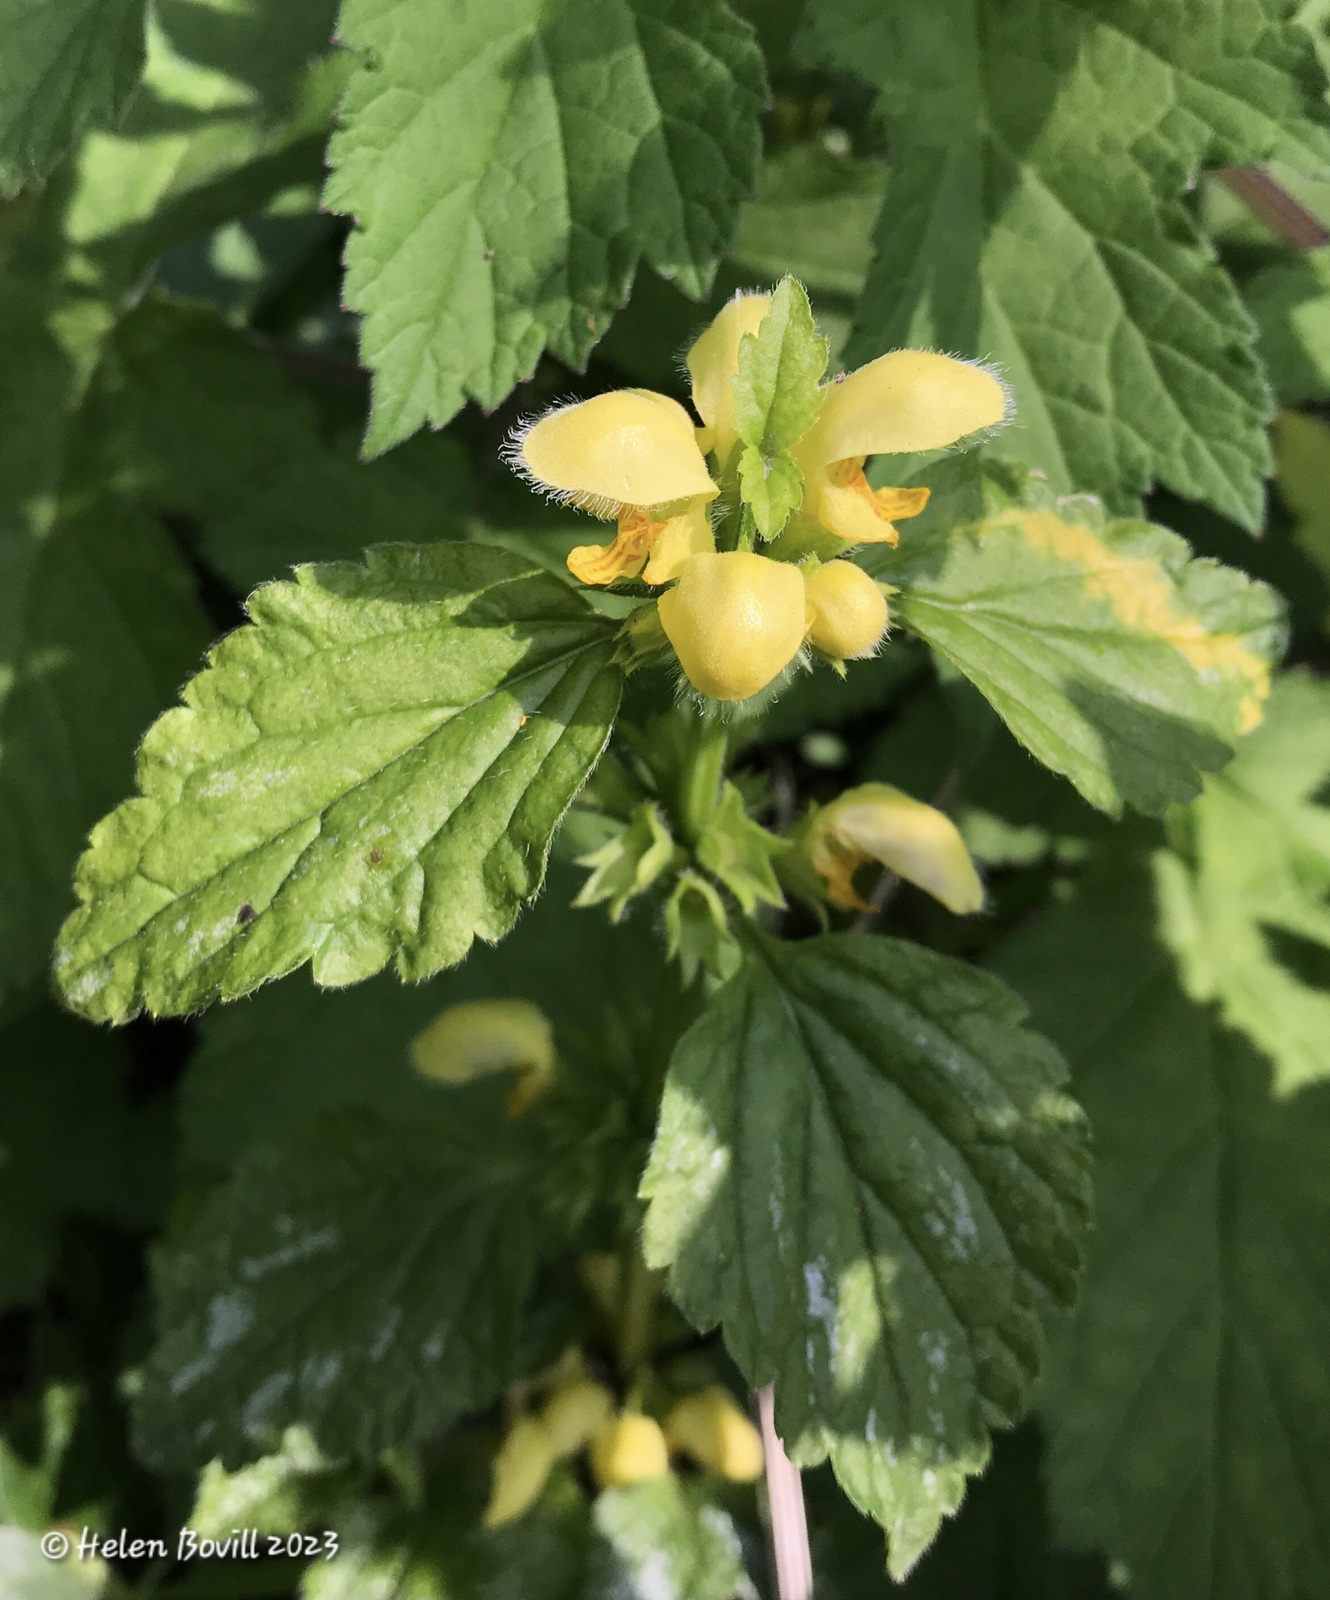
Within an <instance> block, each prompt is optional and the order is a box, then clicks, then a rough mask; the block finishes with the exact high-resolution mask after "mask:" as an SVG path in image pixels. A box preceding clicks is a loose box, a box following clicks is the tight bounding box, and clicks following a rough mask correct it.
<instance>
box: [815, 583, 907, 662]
mask: <svg viewBox="0 0 1330 1600" xmlns="http://www.w3.org/2000/svg"><path fill="white" fill-rule="evenodd" d="M805 585H806V587H807V590H808V606H809V610H810V612H811V614H812V619H813V620H812V624H811V626H810V628H809V633H808V637H809V639H810V641H811V642H812V643H813V644H815V645H816V646H817V648H818V649H819V650H821V651H823V652H824V653H825V654H826V655H829V656H836V657H838V658H839V659H841V660H845V661H852V660H854V659H855V658H856V657H858V656H866V655H869V654H870V653H871V652H872V651H873V650H874V648H875V647H876V645H877V643H878V640H879V639H881V637H882V635H883V634H884V633H885V632H886V630H887V598H886V596H885V595H884V594H883V593H882V589H881V587H880V585H878V584H876V583H874V582H873V580H872V579H871V578H870V577H869V576H868V574H867V573H866V572H865V571H864V570H863V568H862V567H856V566H855V565H854V563H853V562H852V561H827V562H824V563H823V565H822V566H820V567H815V568H814V569H813V571H812V572H810V573H808V574H807V576H806V578H805Z"/></svg>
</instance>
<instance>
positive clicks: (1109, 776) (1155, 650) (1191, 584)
mask: <svg viewBox="0 0 1330 1600" xmlns="http://www.w3.org/2000/svg"><path fill="white" fill-rule="evenodd" d="M987 470H988V473H989V482H988V489H987V497H988V505H989V510H988V513H987V515H985V516H982V517H980V518H979V519H978V520H976V521H974V522H971V523H969V524H966V525H964V526H961V527H959V528H953V527H942V526H939V524H938V523H936V522H934V523H933V524H932V526H931V527H930V528H929V529H928V530H927V531H921V533H920V534H919V535H917V536H912V537H911V538H908V539H904V540H902V542H901V548H900V549H899V550H896V551H892V550H889V549H887V548H886V547H884V546H877V547H875V548H874V549H873V550H872V551H871V552H869V553H868V554H866V555H862V556H861V562H862V565H863V566H865V567H866V568H867V569H868V571H870V572H871V573H872V575H873V576H874V577H875V578H879V579H885V580H887V581H888V582H890V583H893V584H898V585H900V587H901V590H902V592H901V593H900V594H899V595H898V596H896V597H895V599H893V601H892V609H893V611H894V613H895V615H896V617H897V618H898V619H899V620H900V621H901V622H903V623H904V624H905V626H906V627H908V628H910V629H912V630H913V631H914V632H915V633H917V634H919V635H920V636H921V637H922V638H924V639H926V640H927V641H928V643H929V644H931V645H932V646H933V648H934V649H935V650H936V651H938V652H939V654H940V655H942V656H943V657H944V658H945V659H946V660H947V661H949V662H950V663H951V664H952V665H953V666H954V667H956V668H958V669H959V670H960V671H961V672H962V673H963V674H964V675H965V676H966V677H967V678H969V679H970V681H971V682H972V683H974V684H975V685H976V686H977V687H978V688H979V689H980V690H981V692H982V693H983V694H984V695H985V697H986V698H987V699H988V700H989V701H990V703H991V704H992V705H993V706H994V707H995V708H996V710H997V711H998V712H999V714H1000V715H1001V717H1002V719H1003V721H1004V722H1006V724H1007V726H1008V727H1009V728H1010V729H1011V731H1012V732H1013V733H1014V734H1015V735H1016V737H1017V738H1018V739H1019V740H1020V742H1021V743H1022V744H1023V745H1025V747H1026V748H1027V749H1028V750H1030V751H1031V752H1032V753H1033V754H1034V755H1036V756H1037V757H1038V758H1039V760H1040V761H1042V762H1043V763H1044V765H1045V766H1048V767H1051V768H1052V769H1053V770H1054V771H1055V772H1059V773H1062V774H1063V775H1064V776H1065V777H1067V778H1069V779H1070V780H1071V782H1072V783H1073V784H1075V786H1076V787H1077V789H1079V790H1080V792H1081V794H1083V795H1084V796H1085V798H1086V799H1087V800H1089V801H1090V803H1091V804H1092V805H1095V806H1098V807H1100V808H1101V809H1102V810H1105V811H1109V812H1112V813H1114V814H1117V813H1118V812H1120V811H1121V809H1122V807H1123V805H1124V804H1126V805H1130V806H1133V807H1135V808H1136V809H1138V810H1141V811H1146V812H1160V811H1162V810H1164V809H1165V807H1166V806H1168V805H1169V804H1170V802H1172V801H1175V800H1187V799H1190V798H1191V797H1192V796H1193V795H1194V794H1195V793H1196V792H1197V790H1198V789H1199V788H1200V783H1201V774H1202V773H1203V772H1206V771H1210V770H1213V769H1214V768H1216V767H1218V766H1220V765H1222V763H1223V762H1224V761H1225V760H1226V759H1227V757H1228V755H1229V753H1230V751H1231V749H1232V746H1233V744H1234V743H1235V742H1236V740H1237V738H1238V736H1239V734H1241V733H1243V732H1245V731H1246V730H1247V729H1249V728H1250V727H1252V726H1253V725H1254V724H1255V723H1256V722H1258V721H1259V720H1260V715H1261V706H1262V702H1263V700H1264V698H1265V695H1266V694H1267V693H1268V690H1269V672H1270V664H1271V662H1272V660H1274V659H1275V658H1277V656H1278V655H1279V653H1280V651H1281V649H1282V645H1283V622H1282V608H1281V605H1280V602H1279V599H1278V596H1277V595H1276V594H1275V593H1274V592H1273V591H1272V590H1270V589H1268V588H1266V587H1265V585H1263V584H1259V583H1254V582H1252V581H1251V580H1250V579H1248V578H1246V577H1244V576H1243V575H1242V574H1241V573H1239V572H1237V571H1234V570H1233V569H1231V568H1228V567H1223V566H1220V565H1219V564H1218V563H1217V562H1214V561H1208V560H1193V559H1191V558H1190V552H1189V550H1188V548H1187V545H1186V543H1185V541H1184V540H1182V539H1181V538H1179V537H1178V536H1177V535H1176V534H1173V533H1170V532H1168V531H1167V530H1166V529H1164V528H1160V527H1156V526H1154V525H1153V524H1151V523H1148V522H1140V521H1134V520H1128V519H1125V518H1119V519H1114V520H1111V521H1107V522H1105V521H1104V520H1103V517H1102V513H1101V511H1100V508H1099V507H1098V505H1097V503H1095V502H1093V501H1091V500H1089V499H1088V498H1087V497H1085V496H1079V497H1069V498H1066V499H1062V500H1056V501H1055V500H1053V498H1052V497H1051V496H1050V495H1048V494H1047V492H1046V491H1042V492H1041V490H1040V486H1039V485H1038V484H1037V483H1035V482H1024V483H1022V482H1021V480H1020V474H1019V472H1018V471H1016V470H1015V469H1011V468H1003V469H1001V474H1002V476H1001V479H999V477H998V476H997V473H998V469H997V468H996V467H995V466H993V465H991V464H990V465H989V466H988V468H987ZM1000 484H1004V485H1005V487H1001V486H1000Z"/></svg>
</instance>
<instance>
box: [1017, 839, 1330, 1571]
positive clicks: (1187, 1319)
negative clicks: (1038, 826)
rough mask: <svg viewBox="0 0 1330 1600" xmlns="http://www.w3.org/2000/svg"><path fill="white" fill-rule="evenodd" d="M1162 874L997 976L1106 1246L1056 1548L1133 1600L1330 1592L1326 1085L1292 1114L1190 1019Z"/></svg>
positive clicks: (1234, 1049)
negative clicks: (1068, 1100) (1076, 1108)
mask: <svg viewBox="0 0 1330 1600" xmlns="http://www.w3.org/2000/svg"><path fill="white" fill-rule="evenodd" d="M1171 859H1172V858H1171V857H1170V856H1169V855H1168V854H1167V853H1161V854H1160V855H1159V856H1158V857H1156V861H1155V879H1156V881H1155V884H1152V882H1151V872H1150V863H1149V862H1148V861H1147V860H1145V859H1143V858H1134V857H1131V856H1129V855H1127V854H1125V853H1115V854H1113V855H1110V856H1107V857H1106V858H1105V859H1104V860H1103V862H1102V865H1101V867H1100V869H1099V870H1098V871H1097V872H1096V873H1095V874H1094V875H1093V876H1092V878H1091V879H1090V880H1089V881H1087V883H1086V884H1085V887H1084V889H1083V892H1082V893H1081V895H1080V896H1079V897H1078V899H1077V900H1076V901H1075V902H1073V903H1072V904H1070V905H1065V906H1062V907H1059V908H1057V909H1055V910H1054V911H1053V912H1052V913H1051V914H1050V915H1049V916H1048V917H1047V918H1046V919H1045V920H1043V921H1042V922H1040V923H1038V924H1037V925H1034V926H1032V927H1031V928H1029V929H1028V930H1027V931H1025V932H1023V933H1021V934H1019V935H1017V936H1016V938H1014V939H1013V940H1012V941H1011V942H1010V943H1009V945H1008V946H1007V947H1006V948H1005V950H1004V951H1003V952H1002V954H1001V956H1000V959H999V960H998V962H997V965H998V968H999V970H1000V971H1001V972H1002V973H1003V975H1004V976H1005V977H1006V978H1007V979H1008V981H1010V982H1012V983H1014V984H1015V985H1016V986H1017V987H1018V988H1019V989H1020V990H1021V992H1022V993H1023V994H1025V995H1026V996H1028V998H1029V999H1030V1000H1031V1002H1032V1004H1033V1006H1034V1014H1035V1018H1036V1020H1037V1021H1038V1022H1039V1023H1040V1024H1041V1026H1043V1027H1045V1028H1046V1029H1047V1030H1048V1031H1049V1032H1050V1033H1051V1034H1052V1035H1053V1037H1054V1038H1055V1039H1057V1040H1058V1042H1059V1043H1060V1044H1061V1045H1062V1047H1063V1049H1064V1050H1065V1051H1066V1052H1067V1054H1068V1056H1069V1057H1070V1059H1071V1061H1072V1065H1073V1074H1074V1081H1075V1085H1076V1090H1077V1093H1078V1094H1079V1095H1080V1096H1081V1098H1082V1099H1083V1101H1084V1103H1085V1107H1086V1110H1087V1112H1088V1114H1089V1117H1090V1120H1091V1124H1092V1126H1093V1127H1094V1130H1095V1155H1096V1180H1095V1193H1096V1211H1097V1215H1098V1228H1097V1230H1096V1232H1095V1234H1094V1235H1093V1236H1092V1239H1091V1244H1090V1250H1089V1265H1088V1270H1087V1274H1086V1282H1085V1286H1084V1288H1083V1290H1082V1293H1081V1299H1080V1304H1079V1307H1078V1309H1077V1311H1076V1314H1075V1317H1074V1319H1073V1320H1072V1322H1071V1324H1070V1325H1069V1326H1068V1327H1067V1328H1066V1329H1065V1331H1063V1332H1061V1333H1060V1334H1059V1336H1058V1337H1057V1339H1056V1340H1055V1341H1054V1345H1053V1350H1052V1358H1051V1361H1050V1373H1049V1380H1048V1384H1047V1388H1046V1392H1045V1400H1044V1403H1043V1405H1044V1412H1045V1415H1046V1417H1047V1419H1048V1422H1049V1426H1050V1428H1051V1432H1052V1449H1051V1459H1050V1469H1049V1470H1050V1480H1049V1481H1050V1486H1051V1491H1052V1504H1053V1511H1054V1516H1055V1526H1056V1531H1057V1533H1058V1535H1059V1537H1060V1538H1061V1539H1062V1540H1063V1541H1065V1542H1068V1543H1073V1544H1076V1545H1079V1546H1082V1547H1085V1546H1090V1547H1094V1546H1099V1547H1102V1548H1105V1549H1106V1550H1107V1551H1108V1553H1109V1554H1110V1556H1112V1557H1113V1558H1114V1559H1115V1561H1116V1562H1117V1563H1119V1564H1120V1568H1121V1570H1123V1571H1124V1575H1125V1576H1127V1577H1128V1578H1129V1582H1130V1592H1131V1593H1132V1594H1133V1595H1139V1596H1140V1597H1141V1600H1176V1597H1177V1596H1179V1595H1184V1594H1185V1595H1188V1596H1193V1595H1194V1596H1196V1597H1198V1600H1236V1597H1237V1596H1248V1595H1257V1594H1259V1595H1261V1596H1262V1597H1267V1596H1268V1597H1269V1600H1294V1597H1295V1596H1308V1595H1313V1594H1321V1593H1324V1592H1327V1590H1328V1589H1330V1558H1328V1557H1327V1552H1326V1545H1325V1539H1324V1528H1325V1525H1326V1519H1327V1514H1330V1463H1327V1458H1326V1455H1325V1451H1324V1450H1323V1448H1322V1447H1321V1437H1320V1435H1321V1428H1320V1419H1321V1418H1322V1417H1324V1416H1325V1414H1326V1411H1327V1407H1330V1362H1328V1361H1327V1359H1326V1350H1327V1346H1326V1340H1325V1337H1324V1333H1325V1309H1324V1307H1325V1298H1326V1294H1327V1292H1328V1290H1330V1194H1328V1193H1327V1189H1326V1183H1325V1163H1324V1160H1323V1159H1322V1152H1323V1151H1324V1148H1325V1145H1326V1141H1327V1139H1330V1087H1327V1085H1326V1084H1325V1083H1314V1084H1310V1085H1308V1086H1306V1087H1303V1088H1301V1089H1300V1090H1298V1091H1296V1092H1292V1093H1287V1092H1282V1091H1281V1088H1280V1085H1281V1080H1286V1081H1288V1082H1292V1081H1296V1077H1297V1074H1296V1073H1290V1072H1289V1071H1288V1067H1289V1064H1288V1063H1286V1062H1285V1061H1284V1060H1283V1059H1282V1056H1281V1055H1280V1054H1278V1053H1276V1054H1275V1055H1273V1056H1272V1055H1264V1054H1262V1053H1260V1052H1258V1051H1257V1050H1255V1049H1254V1048H1253V1047H1252V1045H1251V1044H1250V1043H1249V1042H1248V1041H1247V1040H1246V1039H1245V1038H1244V1037H1243V1036H1242V1035H1240V1034H1238V1033H1235V1032H1233V1031H1230V1030H1229V1029H1227V1028H1225V1027H1224V1026H1223V1024H1222V1022H1221V1021H1220V1018H1219V1016H1218V1014H1217V1012H1216V1010H1215V1008H1213V1007H1210V1006H1207V1005H1204V1004H1200V1003H1198V1002H1197V1001H1195V1000H1193V999H1191V998H1189V997H1188V994H1187V992H1186V987H1185V985H1184V982H1183V981H1182V977H1181V974H1180V972H1179V967H1178V964H1177V962H1176V960H1175V957H1174V954H1173V952H1172V951H1171V950H1170V948H1169V945H1168V943H1167V942H1166V941H1165V939H1164V938H1163V937H1162V936H1161V934H1162V928H1161V922H1162V921H1163V920H1164V914H1165V906H1164V905H1163V904H1161V902H1160V899H1159V898H1158V892H1157V888H1156V885H1159V886H1160V887H1164V888H1166V887H1167V883H1166V872H1167V863H1168V862H1169V861H1170V860H1171ZM1161 868H1162V869H1164V872H1163V873H1161ZM1161 880H1162V881H1161Z"/></svg>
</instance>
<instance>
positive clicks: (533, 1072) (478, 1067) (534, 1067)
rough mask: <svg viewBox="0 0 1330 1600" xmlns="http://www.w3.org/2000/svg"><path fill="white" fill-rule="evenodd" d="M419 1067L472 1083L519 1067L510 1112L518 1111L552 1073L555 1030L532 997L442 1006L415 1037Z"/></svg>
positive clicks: (442, 1079)
mask: <svg viewBox="0 0 1330 1600" xmlns="http://www.w3.org/2000/svg"><path fill="white" fill-rule="evenodd" d="M411 1059H412V1061H413V1062H414V1063H415V1067H416V1070H417V1072H421V1073H423V1074H424V1075H425V1077H427V1078H437V1079H438V1080H439V1082H440V1083H470V1082H471V1080H472V1079H473V1078H481V1077H484V1076H486V1075H487V1074H488V1073H491V1072H509V1071H515V1072H516V1073H517V1074H518V1078H517V1082H516V1084H514V1086H513V1088H512V1089H511V1090H510V1091H509V1094H508V1098H507V1101H506V1105H507V1108H508V1114H509V1116H513V1117H515V1116H519V1115H520V1114H521V1113H522V1112H523V1111H525V1110H526V1108H527V1106H529V1105H530V1104H531V1102H532V1101H533V1100H534V1099H535V1098H536V1096H537V1095H538V1094H540V1092H541V1091H542V1090H543V1089H544V1088H545V1087H546V1085H547V1084H548V1083H549V1080H550V1078H551V1077H552V1076H553V1073H554V1059H555V1058H554V1031H553V1029H552V1028H551V1026H550V1020H549V1018H548V1017H547V1016H546V1015H545V1013H544V1012H543V1011H542V1010H541V1009H540V1007H539V1006H537V1005H532V1003H531V1002H530V1001H529V1000H468V1001H464V1002H463V1003H462V1004H461V1005H456V1006H449V1007H448V1008H447V1010H445V1011H440V1012H439V1014H438V1016H437V1017H435V1018H434V1020H433V1022H431V1023H430V1024H429V1026H428V1027H427V1028H426V1029H425V1030H424V1032H423V1033H419V1034H417V1035H416V1037H415V1038H414V1039H413V1040H412V1041H411Z"/></svg>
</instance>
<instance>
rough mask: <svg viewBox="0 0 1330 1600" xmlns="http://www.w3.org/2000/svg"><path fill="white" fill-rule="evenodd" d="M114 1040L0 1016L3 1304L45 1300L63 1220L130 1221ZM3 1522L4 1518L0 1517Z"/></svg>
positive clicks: (56, 1015)
mask: <svg viewBox="0 0 1330 1600" xmlns="http://www.w3.org/2000/svg"><path fill="white" fill-rule="evenodd" d="M127 1065H128V1060H127V1056H126V1052H125V1049H124V1046H123V1045H122V1044H121V1042H120V1041H119V1040H118V1039H113V1038H110V1037H108V1036H107V1035H106V1034H104V1033H99V1032H97V1031H95V1030H94V1029H92V1028H89V1027H87V1026H86V1025H85V1024H83V1023H80V1022H78V1021H76V1020H75V1019H74V1018H73V1017H70V1016H67V1015H65V1014H64V1013H63V1012H61V1011H58V1010H57V1009H56V1008H55V1007H54V1006H51V1005H45V1004H43V1005H38V1006H35V1007H33V1008H32V1009H30V1010H26V1011H21V1012H14V1011H11V1012H9V1013H6V1014H5V1015H4V1016H3V1017H0V1307H3V1308H8V1307H10V1306H15V1305H24V1304H29V1303H31V1302H32V1301H34V1300H36V1299H38V1298H39V1296H40V1295H41V1292H42V1289H43V1287H44V1286H45V1283H46V1279H47V1276H48V1274H49V1272H50V1270H51V1266H52V1263H53V1258H54V1255H55V1251H56V1246H57V1243H58V1240H59V1230H60V1227H61V1224H62V1223H63V1222H64V1221H65V1220H66V1219H67V1218H68V1217H70V1216H73V1215H82V1216H93V1217H98V1218H102V1219H105V1220H107V1221H110V1222H113V1223H118V1224H119V1225H121V1226H134V1225H135V1224H139V1223H141V1222H142V1220H143V1218H142V1211H143V1204H142V1202H143V1199H144V1198H145V1191H146V1190H147V1189H148V1188H149V1187H150V1186H151V1176H150V1175H149V1176H148V1181H147V1182H145V1181H144V1177H143V1175H141V1174H140V1173H139V1172H138V1171H137V1166H138V1161H139V1160H140V1159H141V1158H143V1157H146V1156H149V1155H150V1154H152V1152H150V1151H149V1150H148V1149H147V1147H146V1146H143V1147H140V1146H139V1145H138V1143H137V1141H136V1138H135V1130H134V1128H133V1126H132V1125H131V1116H130V1111H129V1108H128V1106H127V1105H126V1103H125V1095H124V1089H123V1087H122V1076H123V1074H124V1072H125V1069H126V1067H127ZM3 1520H5V1518H4V1517H3V1516H0V1521H3Z"/></svg>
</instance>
